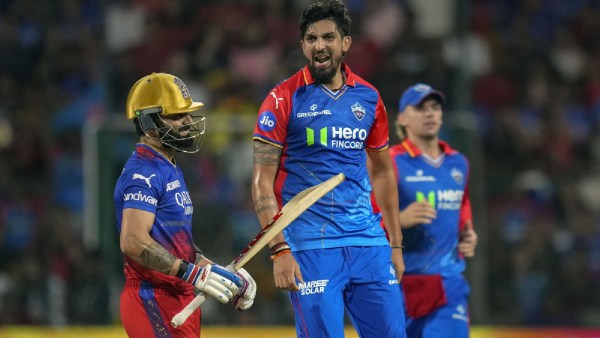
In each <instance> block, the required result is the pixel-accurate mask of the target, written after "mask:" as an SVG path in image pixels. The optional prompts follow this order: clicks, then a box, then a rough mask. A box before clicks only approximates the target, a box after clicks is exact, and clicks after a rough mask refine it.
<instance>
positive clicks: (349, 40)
mask: <svg viewBox="0 0 600 338" xmlns="http://www.w3.org/2000/svg"><path fill="white" fill-rule="evenodd" d="M351 44H352V38H351V37H350V36H349V35H347V36H344V37H343V38H342V55H346V53H348V50H349V49H350V45H351Z"/></svg>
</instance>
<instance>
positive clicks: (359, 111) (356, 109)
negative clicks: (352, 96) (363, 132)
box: [350, 102, 366, 121]
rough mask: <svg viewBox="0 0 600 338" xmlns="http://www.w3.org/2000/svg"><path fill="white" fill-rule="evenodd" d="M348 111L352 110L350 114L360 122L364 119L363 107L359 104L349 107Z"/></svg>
mask: <svg viewBox="0 0 600 338" xmlns="http://www.w3.org/2000/svg"><path fill="white" fill-rule="evenodd" d="M350 109H352V113H354V116H355V117H356V118H357V119H358V120H359V121H360V120H362V119H363V117H365V114H366V110H365V108H364V107H363V106H361V105H360V103H358V102H356V103H355V104H353V105H352V106H350Z"/></svg>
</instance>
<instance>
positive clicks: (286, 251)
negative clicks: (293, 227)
mask: <svg viewBox="0 0 600 338" xmlns="http://www.w3.org/2000/svg"><path fill="white" fill-rule="evenodd" d="M291 252H292V249H290V248H285V249H281V250H279V251H277V252H276V253H274V254H272V255H271V262H275V261H276V260H277V258H279V257H281V256H283V255H285V254H288V253H291Z"/></svg>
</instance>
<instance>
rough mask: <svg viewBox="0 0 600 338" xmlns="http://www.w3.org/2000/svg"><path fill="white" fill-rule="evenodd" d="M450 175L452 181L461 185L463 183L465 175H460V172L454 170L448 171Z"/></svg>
mask: <svg viewBox="0 0 600 338" xmlns="http://www.w3.org/2000/svg"><path fill="white" fill-rule="evenodd" d="M450 175H451V176H452V178H453V179H454V182H456V183H458V184H463V182H464V180H465V175H464V174H463V173H462V171H460V170H458V169H456V168H452V171H450Z"/></svg>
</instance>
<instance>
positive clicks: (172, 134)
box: [160, 127, 194, 150]
mask: <svg viewBox="0 0 600 338" xmlns="http://www.w3.org/2000/svg"><path fill="white" fill-rule="evenodd" d="M188 129H189V127H188ZM180 131H182V129H180ZM160 134H161V139H162V140H163V143H164V144H166V145H167V146H169V147H171V148H173V149H175V150H179V149H185V148H189V147H191V146H192V145H193V144H194V137H193V136H192V135H191V134H190V133H188V134H187V135H186V136H183V135H181V133H180V132H176V131H173V130H169V131H168V132H166V134H165V133H164V132H163V131H160Z"/></svg>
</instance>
